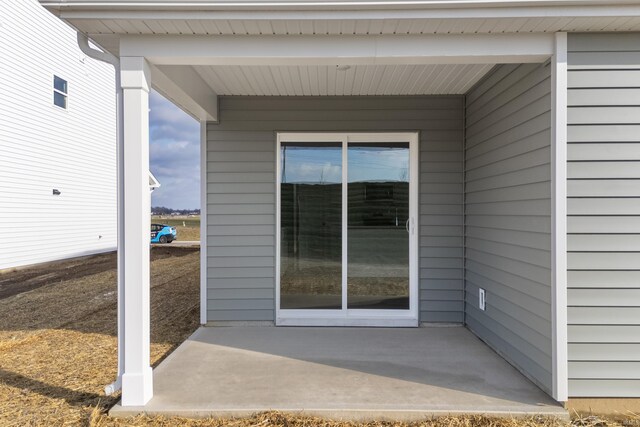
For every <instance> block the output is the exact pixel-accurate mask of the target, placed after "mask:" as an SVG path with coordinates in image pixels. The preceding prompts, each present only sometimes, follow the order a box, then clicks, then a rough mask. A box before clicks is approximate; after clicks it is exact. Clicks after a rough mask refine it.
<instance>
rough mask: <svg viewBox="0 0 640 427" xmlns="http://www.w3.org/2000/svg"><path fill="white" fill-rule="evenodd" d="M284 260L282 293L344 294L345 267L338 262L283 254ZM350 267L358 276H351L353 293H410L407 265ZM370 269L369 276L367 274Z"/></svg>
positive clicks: (350, 289) (350, 282) (350, 290)
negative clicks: (294, 257)
mask: <svg viewBox="0 0 640 427" xmlns="http://www.w3.org/2000/svg"><path fill="white" fill-rule="evenodd" d="M281 262H282V263H281V271H280V293H281V295H300V294H307V295H341V292H342V268H341V265H340V263H339V262H330V261H316V260H293V259H291V258H285V257H282V259H281ZM359 267H362V268H359ZM351 270H357V274H358V276H357V277H348V280H347V286H348V289H349V295H350V296H359V295H361V296H385V297H388V296H394V297H403V296H404V297H408V296H409V278H408V268H407V266H397V267H396V268H393V269H389V266H384V268H382V267H381V268H375V267H373V266H360V265H356V266H351ZM367 270H369V271H368V272H369V273H370V275H366V273H367ZM405 272H406V274H405ZM385 274H386V276H385Z"/></svg>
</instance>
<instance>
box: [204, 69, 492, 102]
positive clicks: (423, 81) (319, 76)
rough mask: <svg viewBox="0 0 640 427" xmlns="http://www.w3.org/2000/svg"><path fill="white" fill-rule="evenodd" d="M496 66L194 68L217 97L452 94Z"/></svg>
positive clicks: (464, 89) (469, 85)
mask: <svg viewBox="0 0 640 427" xmlns="http://www.w3.org/2000/svg"><path fill="white" fill-rule="evenodd" d="M492 67H493V65H492V64H443V65H440V64H438V65H355V66H352V67H350V68H349V69H348V70H344V71H342V70H338V69H337V67H335V66H194V68H195V70H196V71H197V72H198V74H200V76H201V77H202V78H203V79H204V81H205V82H206V83H207V84H208V85H209V86H210V87H211V89H212V90H213V91H214V92H215V93H217V94H218V95H257V96H324V95H328V96H331V95H427V94H430V95H452V94H463V93H466V92H467V91H468V90H469V88H470V87H471V86H473V85H474V84H475V83H476V82H477V81H478V80H480V79H481V78H482V76H484V75H485V74H486V73H487V72H488V71H489V70H490V69H491V68H492Z"/></svg>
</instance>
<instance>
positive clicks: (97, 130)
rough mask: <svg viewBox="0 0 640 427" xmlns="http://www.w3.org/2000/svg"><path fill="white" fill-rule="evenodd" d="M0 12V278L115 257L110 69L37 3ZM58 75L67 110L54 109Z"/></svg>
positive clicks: (9, 4) (8, 5)
mask: <svg viewBox="0 0 640 427" xmlns="http://www.w3.org/2000/svg"><path fill="white" fill-rule="evenodd" d="M0 10H1V12H0V16H1V17H0V20H1V21H2V24H1V28H2V29H1V30H0V58H2V59H0V81H2V82H3V87H2V95H1V96H0V223H1V224H3V229H2V243H0V270H2V269H6V268H14V267H19V266H25V265H30V264H37V263H42V262H48V261H54V260H59V259H65V258H71V257H77V256H81V255H88V254H93V253H98V252H106V251H113V250H115V249H116V244H117V206H116V202H117V185H116V177H117V165H116V159H117V156H116V120H115V117H116V105H115V104H116V103H115V97H114V90H115V82H114V71H113V67H112V66H111V65H109V64H105V63H103V62H100V61H96V60H93V59H90V58H86V56H85V55H84V54H82V52H81V51H80V49H79V48H78V43H77V35H76V31H74V30H73V29H71V28H69V26H68V25H66V24H65V23H63V22H62V21H60V20H59V19H58V18H56V17H55V16H53V15H52V14H51V13H49V12H48V11H46V10H45V9H44V8H42V7H41V6H40V4H39V3H38V2H37V1H34V0H29V1H25V0H22V1H0ZM54 75H57V76H58V77H61V78H63V79H64V80H66V81H67V83H68V88H67V89H68V104H67V109H62V108H60V107H57V106H55V105H54V104H53V76H54ZM54 189H57V190H59V191H60V193H61V194H59V195H53V190H54Z"/></svg>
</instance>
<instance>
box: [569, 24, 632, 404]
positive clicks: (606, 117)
mask: <svg viewBox="0 0 640 427" xmlns="http://www.w3.org/2000/svg"><path fill="white" fill-rule="evenodd" d="M638 55H640V34H639V33H629V34H615V35H613V34H593V35H591V34H589V35H587V34H571V35H570V36H569V75H568V84H569V93H568V99H569V101H568V102H569V105H568V124H569V127H568V143H569V146H568V171H567V173H568V182H567V196H568V201H567V202H568V215H569V216H568V224H567V225H568V236H567V237H568V250H569V253H568V268H569V272H568V277H569V282H568V286H569V289H568V304H569V309H568V310H569V313H568V314H569V395H570V396H572V397H640V63H638V61H637V58H638Z"/></svg>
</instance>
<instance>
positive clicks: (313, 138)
mask: <svg viewBox="0 0 640 427" xmlns="http://www.w3.org/2000/svg"><path fill="white" fill-rule="evenodd" d="M276 140H277V142H276V144H277V146H276V257H275V261H276V263H275V265H276V325H278V326H379V327H417V326H418V321H419V319H418V310H419V307H418V305H419V289H418V269H419V260H418V232H419V228H418V160H419V151H418V133H417V132H278V134H277V138H276ZM327 141H336V142H337V141H341V142H342V189H343V191H342V206H343V209H342V309H340V310H314V309H305V310H291V309H284V310H283V309H281V308H280V196H281V195H280V181H281V174H282V171H281V168H280V164H281V158H280V146H281V144H282V143H283V142H327ZM405 141H406V142H408V143H409V231H410V233H409V310H373V309H348V308H347V288H346V287H347V269H346V265H347V237H348V236H347V213H348V211H347V209H345V207H346V206H347V191H346V190H347V184H348V179H347V177H348V175H347V174H348V163H347V147H348V144H349V142H380V143H384V142H405Z"/></svg>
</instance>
